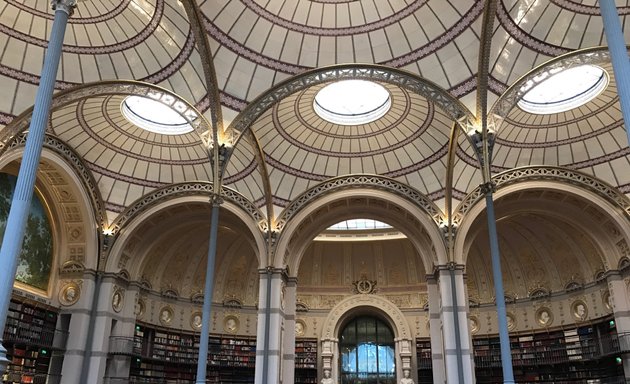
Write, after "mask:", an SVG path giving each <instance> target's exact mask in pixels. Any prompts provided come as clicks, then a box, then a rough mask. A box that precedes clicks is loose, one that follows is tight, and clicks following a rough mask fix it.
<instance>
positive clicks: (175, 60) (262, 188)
mask: <svg viewBox="0 0 630 384" xmlns="http://www.w3.org/2000/svg"><path fill="white" fill-rule="evenodd" d="M616 4H617V6H618V7H619V12H620V14H621V17H622V26H624V28H625V26H626V25H627V24H628V23H629V22H630V21H629V20H628V19H627V17H626V16H627V14H628V13H629V12H630V5H629V4H628V2H627V1H617V2H616ZM486 11H488V12H491V13H490V14H489V16H490V18H489V20H491V21H492V22H493V28H491V29H490V30H488V31H485V30H484V29H483V19H484V12H486ZM52 19H53V14H52V12H51V11H50V4H49V1H47V0H32V1H26V0H6V1H4V2H2V4H0V89H2V90H3V97H1V98H0V126H4V125H6V124H9V123H11V122H12V121H14V120H15V119H16V117H17V116H18V115H20V114H21V113H23V112H24V111H25V110H27V109H28V108H29V107H31V106H32V104H33V101H34V97H35V92H36V87H37V84H38V83H39V76H40V71H41V67H42V61H43V55H44V51H45V46H46V44H47V39H48V38H49V37H48V35H49V31H50V27H51V24H52ZM626 31H627V32H626V35H627V36H629V37H630V29H628V28H626ZM199 32H201V35H196V33H199ZM626 40H627V41H630V38H627V39H626ZM603 44H605V38H604V32H603V27H602V19H601V16H600V13H599V8H598V4H597V2H596V1H594V0H591V1H573V0H550V1H531V0H496V1H481V0H478V1H475V0H420V1H411V0H403V1H358V0H306V1H282V0H269V1H256V0H236V1H228V0H197V1H192V0H182V1H177V0H123V1H113V0H105V1H83V2H79V3H78V5H77V7H76V11H75V14H74V15H73V16H72V17H71V18H70V21H69V24H68V27H67V31H66V35H65V41H64V46H63V54H62V58H61V64H60V68H59V71H58V74H57V82H56V84H55V89H56V91H57V92H58V93H59V92H60V91H64V92H71V91H72V90H75V89H79V88H77V87H79V86H81V85H85V84H88V83H90V84H92V83H94V82H101V81H107V80H135V81H141V82H145V83H150V84H153V85H156V86H159V87H162V88H163V89H164V91H165V92H172V93H173V94H176V95H179V97H181V98H182V99H183V100H185V101H186V102H187V104H188V105H190V106H194V107H195V108H196V110H197V112H198V113H199V114H205V115H207V116H210V114H211V113H210V112H211V111H214V112H217V113H215V114H214V117H216V118H217V119H220V118H221V113H220V111H218V110H217V108H219V107H218V103H220V105H221V106H222V107H223V110H222V111H223V119H224V125H225V127H228V124H230V122H232V121H235V120H234V119H236V118H237V114H238V113H239V112H241V111H246V108H247V107H248V106H251V105H253V104H256V103H257V98H258V97H260V96H261V95H265V93H266V92H267V91H268V90H269V89H271V88H272V87H278V86H282V84H283V81H285V80H287V79H289V78H293V77H294V76H296V75H300V76H302V75H304V74H305V73H309V72H308V71H311V70H313V69H314V68H322V67H325V66H332V65H340V64H347V63H361V64H366V65H367V64H378V65H381V66H383V67H384V68H386V69H387V70H390V71H398V72H397V73H405V74H407V75H408V76H412V77H414V78H416V77H418V78H422V79H426V81H427V84H429V83H430V84H432V86H434V87H435V89H440V90H441V91H442V92H444V95H447V96H448V97H447V98H446V99H448V98H450V99H448V103H450V104H451V105H453V106H455V107H456V108H460V109H466V111H462V113H463V114H464V115H467V116H470V117H472V118H474V117H475V116H474V115H479V114H480V111H481V108H482V106H484V105H487V109H488V111H489V112H490V113H491V114H493V113H495V112H497V111H499V109H501V108H499V107H497V106H494V107H493V104H494V102H495V101H498V102H499V103H501V102H502V101H505V100H507V99H510V97H511V96H515V95H516V96H519V92H518V89H519V85H520V84H521V83H520V81H521V80H519V79H522V78H523V76H529V74H531V73H533V72H532V71H533V70H534V68H537V67H538V66H539V65H541V64H543V63H547V62H548V61H549V60H551V59H554V58H557V57H558V56H559V55H566V56H563V57H578V56H580V55H582V54H583V50H585V49H592V50H597V49H599V48H598V47H599V46H600V45H603ZM580 57H581V56H580ZM602 57H603V56H602ZM486 58H487V59H488V60H487V61H486V60H485V59H486ZM485 63H488V64H487V65H488V68H485V65H486V64H485ZM550 65H551V64H550ZM598 65H600V66H601V67H602V68H604V69H605V70H607V71H608V73H609V75H611V76H610V84H609V85H608V87H607V88H606V89H605V90H604V92H602V93H601V95H599V96H598V97H597V98H596V99H594V100H592V101H590V102H589V103H587V104H585V105H583V106H581V107H579V108H575V109H572V110H570V111H566V112H562V113H555V114H549V115H535V114H531V113H527V112H524V111H522V110H521V109H520V108H519V107H517V106H516V103H514V104H512V105H511V106H510V107H509V108H505V109H503V110H501V111H499V112H500V113H499V114H500V115H501V117H502V118H503V120H502V122H501V124H499V125H497V127H496V128H497V130H498V131H497V133H498V136H497V144H496V146H495V148H494V164H493V165H494V168H493V171H494V172H495V173H497V172H500V171H503V170H506V169H510V168H512V167H518V166H522V165H557V166H564V167H569V168H572V169H576V170H579V171H583V172H587V173H590V174H594V175H595V176H597V177H599V178H601V179H603V180H604V181H606V182H608V183H610V184H612V185H613V186H616V187H619V188H621V190H622V191H624V192H625V193H629V192H630V176H628V172H626V171H625V170H626V169H627V167H628V165H629V164H628V157H627V156H628V153H627V152H628V151H627V139H625V138H624V135H623V134H624V128H623V125H622V123H621V121H622V120H621V113H620V110H619V104H618V100H617V99H616V87H615V81H614V78H613V76H612V73H611V66H610V64H609V60H608V59H606V58H602V60H601V61H600V62H599V64H598ZM537 70H538V69H536V71H537ZM213 71H214V72H213ZM486 72H487V73H488V79H487V86H486V84H485V79H484V80H482V81H481V82H480V83H479V78H478V74H480V73H486ZM215 79H216V84H214V80H215ZM375 81H377V82H378V83H379V84H381V85H383V86H384V87H386V88H387V90H388V92H389V93H390V94H391V98H392V107H391V109H390V110H389V112H387V113H386V114H385V115H384V116H383V117H381V118H380V119H378V120H376V121H375V122H372V123H369V124H362V125H356V126H343V125H338V124H332V123H329V122H327V121H325V120H323V119H322V118H320V117H319V116H318V115H317V114H315V113H314V109H313V98H314V97H315V94H316V93H317V92H318V91H319V90H320V89H321V88H322V87H323V86H324V85H325V83H326V81H320V82H318V83H317V84H312V85H311V86H307V87H302V88H301V89H300V90H299V91H296V92H288V93H286V94H284V95H282V96H281V97H277V98H275V99H274V101H273V103H271V104H270V105H268V108H265V109H264V112H263V113H262V114H261V115H259V116H257V117H256V119H254V120H253V121H252V124H251V125H249V126H248V127H247V131H246V132H245V135H244V136H243V139H242V140H241V141H240V142H239V145H238V146H237V147H236V148H235V149H234V154H233V156H232V157H231V158H230V163H229V164H228V166H227V170H226V174H225V177H224V181H225V185H226V186H227V187H229V188H233V189H235V190H237V191H238V192H239V193H241V194H242V195H243V196H246V197H247V198H248V199H250V200H251V201H252V202H253V203H254V204H256V205H257V206H259V207H263V206H267V208H269V210H268V211H267V212H266V213H269V212H271V214H272V215H277V214H278V213H279V211H280V210H282V209H283V208H284V207H286V206H287V204H288V202H290V201H291V200H293V199H295V198H296V197H297V196H299V195H300V194H302V193H304V192H305V191H307V190H308V189H309V188H311V187H314V186H315V185H317V184H318V183H320V182H322V181H324V180H327V179H330V178H334V177H338V176H345V175H349V174H360V173H367V174H378V175H381V176H385V177H388V178H392V179H395V180H396V181H399V182H402V183H405V184H408V185H410V186H412V187H413V188H415V189H417V190H418V191H420V192H422V193H423V194H425V195H427V196H429V197H430V199H432V200H433V201H435V202H436V204H437V205H438V206H439V207H440V208H441V209H444V210H447V209H448V207H451V208H453V207H455V206H456V205H457V203H458V202H459V201H460V200H461V199H462V198H463V197H464V196H465V195H467V194H468V193H470V192H471V191H472V190H473V189H474V188H476V187H477V186H478V185H479V184H480V183H481V177H480V174H479V171H478V168H479V165H478V163H477V159H476V158H475V156H474V151H473V150H472V148H471V146H470V144H469V143H468V141H467V139H466V137H465V136H464V135H460V136H456V135H454V134H453V127H454V125H455V123H456V122H457V121H458V118H457V117H454V116H453V115H452V114H449V112H448V110H447V109H445V108H444V106H443V105H442V106H440V105H439V103H437V102H436V101H435V98H433V97H431V96H429V95H427V94H423V93H421V92H420V93H419V92H413V91H410V90H409V88H408V87H405V86H404V84H402V83H401V84H395V82H391V81H390V82H388V81H384V80H378V79H376V80H375ZM478 83H479V84H478ZM215 87H216V88H217V89H215ZM215 91H216V92H218V93H219V100H216V99H215V96H214V95H215ZM444 95H442V96H444ZM440 97H441V96H440ZM486 98H487V99H488V103H487V104H486V103H484V102H482V101H483V100H485V99H486ZM442 99H444V97H443V98H442ZM121 102H122V96H120V94H115V93H114V94H108V95H106V94H98V95H89V94H85V95H82V97H81V98H77V99H76V101H74V102H72V103H70V104H63V103H60V104H57V105H56V106H55V111H54V112H53V118H52V120H51V127H50V130H49V133H50V134H51V135H54V136H58V137H59V138H60V139H61V140H62V141H63V142H65V143H67V144H68V146H69V147H70V148H72V149H73V150H75V151H76V152H77V153H78V154H79V155H81V156H82V158H83V160H84V161H85V163H86V164H87V166H88V168H89V169H90V170H91V171H92V172H93V174H94V178H95V179H96V181H97V184H98V188H99V190H100V194H101V196H102V199H103V200H104V201H105V203H106V206H107V210H108V215H109V219H110V222H111V221H112V220H113V218H114V217H115V216H116V215H117V214H119V213H120V212H121V211H123V210H124V209H125V208H127V207H129V206H130V204H131V203H132V202H133V201H135V200H137V199H138V198H140V197H142V196H144V195H146V194H147V193H148V192H150V191H151V190H153V189H155V188H159V187H161V186H164V185H167V184H170V183H178V182H183V181H192V180H200V181H212V180H211V179H212V177H211V170H210V164H209V162H208V161H206V158H207V154H206V149H205V148H206V145H207V142H206V141H204V140H205V139H206V137H204V133H203V132H196V133H194V134H193V133H189V134H184V135H181V136H168V137H167V135H159V134H150V133H147V132H142V131H140V130H139V129H138V128H136V127H135V126H133V125H132V124H131V123H129V122H127V121H126V120H124V118H123V117H122V115H121V113H120V111H119V105H120V103H121ZM476 117H479V116H476ZM217 123H218V124H219V125H220V123H221V121H218V122H217ZM217 128H221V127H220V126H217ZM464 128H465V129H469V128H471V127H464ZM230 129H231V128H230ZM230 129H228V131H227V132H228V133H229V132H230ZM223 133H224V132H219V136H221V135H222V134H223ZM9 136H11V135H9ZM3 142H4V143H6V136H4V139H3ZM449 199H453V200H452V201H450V200H449Z"/></svg>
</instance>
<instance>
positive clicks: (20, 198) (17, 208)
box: [0, 0, 76, 375]
mask: <svg viewBox="0 0 630 384" xmlns="http://www.w3.org/2000/svg"><path fill="white" fill-rule="evenodd" d="M51 5H52V8H53V9H54V10H55V19H54V21H53V25H52V31H51V34H50V41H49V43H48V49H47V51H46V57H45V59H44V66H43V68H42V76H41V79H40V83H39V88H38V89H37V94H36V96H35V106H34V109H33V115H32V118H31V125H30V127H29V130H28V136H27V139H26V148H25V149H24V155H23V158H22V164H20V171H19V174H18V178H17V184H16V186H15V191H14V192H13V200H12V202H11V209H10V210H9V217H8V219H7V226H6V229H5V232H4V238H3V239H2V248H1V249H0V330H3V329H4V326H5V323H6V318H7V311H8V309H9V302H10V301H11V292H12V288H13V281H14V280H15V273H16V272H17V264H18V257H19V255H20V251H21V249H22V241H23V240H24V231H25V227H26V220H27V218H28V214H29V211H30V208H31V199H32V198H33V189H34V187H35V178H36V175H37V166H38V164H39V159H40V157H41V154H42V147H43V145H44V133H45V131H46V126H47V125H48V119H49V116H50V106H51V104H52V95H53V91H54V85H55V78H56V76H57V68H58V67H59V59H60V58H61V48H62V46H63V37H64V34H65V32H66V25H67V24H68V18H69V17H70V15H71V14H72V12H73V10H74V7H75V6H76V0H53V1H52V3H51ZM7 364H8V361H7V358H6V349H5V348H4V347H3V346H2V333H0V375H2V374H3V373H4V371H5V369H6V366H7Z"/></svg>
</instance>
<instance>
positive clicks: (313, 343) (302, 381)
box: [295, 338, 317, 384]
mask: <svg viewBox="0 0 630 384" xmlns="http://www.w3.org/2000/svg"><path fill="white" fill-rule="evenodd" d="M313 383H317V339H305V338H304V339H303V338H299V339H298V338H296V339H295V384H313Z"/></svg>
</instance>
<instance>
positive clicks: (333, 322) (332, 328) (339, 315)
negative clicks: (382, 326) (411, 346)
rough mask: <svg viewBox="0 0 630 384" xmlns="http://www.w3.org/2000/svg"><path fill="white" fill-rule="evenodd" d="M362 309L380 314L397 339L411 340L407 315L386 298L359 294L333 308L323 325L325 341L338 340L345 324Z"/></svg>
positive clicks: (347, 298)
mask: <svg viewBox="0 0 630 384" xmlns="http://www.w3.org/2000/svg"><path fill="white" fill-rule="evenodd" d="M361 308H363V309H368V310H369V311H371V312H372V313H375V314H378V316H379V317H381V318H382V319H383V320H385V321H386V322H387V323H388V325H389V326H390V327H391V328H392V331H394V337H395V338H396V339H409V340H411V337H412V334H411V327H409V324H408V323H407V321H406V320H405V315H404V314H403V313H402V311H401V310H400V309H398V307H397V306H396V304H394V303H392V302H391V301H389V300H387V299H386V298H384V297H381V296H378V295H371V294H357V295H353V296H349V297H346V298H345V299H343V300H341V301H340V302H339V303H338V304H337V305H335V306H334V307H333V309H331V310H330V312H329V313H328V316H326V320H325V321H324V324H323V325H322V336H321V338H322V339H323V340H326V339H336V338H337V335H338V334H339V331H340V330H341V327H342V326H343V324H344V322H345V321H346V320H347V319H349V318H350V317H353V316H354V315H356V314H357V311H359V310H360V309H361Z"/></svg>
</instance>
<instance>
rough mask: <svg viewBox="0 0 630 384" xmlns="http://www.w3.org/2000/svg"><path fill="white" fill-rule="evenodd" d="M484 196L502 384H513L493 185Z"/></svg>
mask: <svg viewBox="0 0 630 384" xmlns="http://www.w3.org/2000/svg"><path fill="white" fill-rule="evenodd" d="M482 187H483V192H484V194H485V195H486V213H487V215H488V236H489V237H490V256H491V257H492V278H493V279H494V296H495V297H496V302H497V316H498V322H499V343H500V345H501V365H502V368H503V383H505V384H508V383H509V384H512V383H514V372H513V370H512V352H511V350H510V335H509V333H508V326H507V313H506V310H505V293H504V291H503V274H502V273H501V255H500V253H499V241H498V239H497V222H496V218H495V216H494V201H493V199H492V193H493V191H494V185H493V184H492V183H486V184H484V185H483V186H482Z"/></svg>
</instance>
